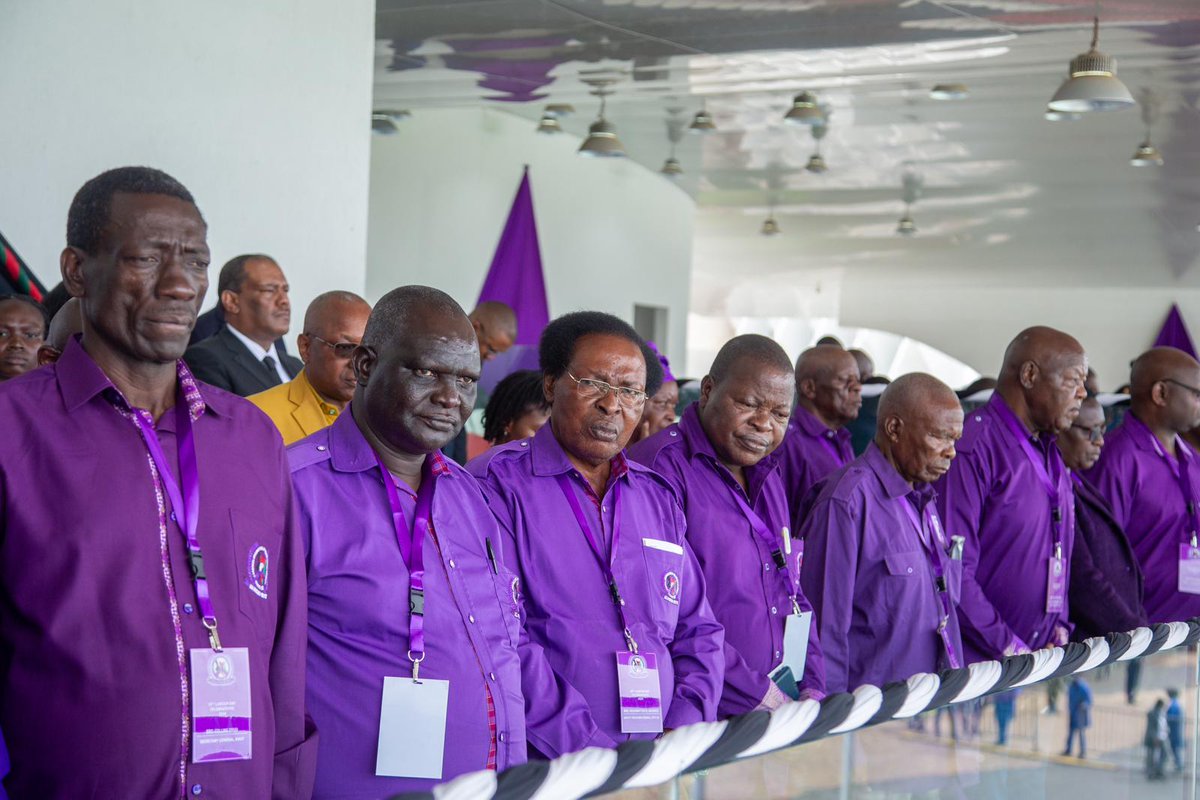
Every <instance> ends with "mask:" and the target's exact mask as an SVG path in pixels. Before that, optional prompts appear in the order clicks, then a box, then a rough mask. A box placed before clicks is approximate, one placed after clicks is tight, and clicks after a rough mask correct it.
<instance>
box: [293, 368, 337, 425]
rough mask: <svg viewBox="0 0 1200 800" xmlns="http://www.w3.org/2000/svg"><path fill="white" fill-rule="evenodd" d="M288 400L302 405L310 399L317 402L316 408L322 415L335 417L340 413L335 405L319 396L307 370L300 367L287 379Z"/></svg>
mask: <svg viewBox="0 0 1200 800" xmlns="http://www.w3.org/2000/svg"><path fill="white" fill-rule="evenodd" d="M288 385H289V388H288V400H291V401H292V402H293V403H295V404H296V405H298V406H299V405H304V403H305V402H307V401H312V402H315V403H316V404H317V408H318V409H319V410H320V412H321V416H323V417H336V416H337V415H338V414H339V413H341V412H340V411H339V410H338V408H337V406H334V405H330V404H329V403H328V402H326V401H325V398H324V397H321V393H320V392H318V391H317V389H316V387H315V386H313V385H312V381H310V380H309V379H308V370H307V369H302V370H300V371H299V372H297V373H296V377H294V378H292V379H291V381H289V384H288Z"/></svg>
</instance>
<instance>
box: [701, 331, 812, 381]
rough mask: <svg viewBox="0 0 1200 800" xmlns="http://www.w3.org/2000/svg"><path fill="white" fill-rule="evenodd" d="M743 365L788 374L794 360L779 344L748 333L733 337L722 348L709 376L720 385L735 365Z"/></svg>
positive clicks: (764, 337) (709, 371) (714, 360)
mask: <svg viewBox="0 0 1200 800" xmlns="http://www.w3.org/2000/svg"><path fill="white" fill-rule="evenodd" d="M741 364H745V365H749V366H756V367H764V368H766V369H769V370H772V371H775V372H784V373H788V374H790V373H791V371H792V360H791V359H790V358H788V355H787V353H786V352H784V350H783V348H782V347H780V346H779V342H777V341H775V340H774V339H768V338H767V337H766V336H759V335H758V334H757V333H747V334H743V335H741V336H735V337H733V338H732V339H730V340H729V341H728V342H726V343H725V344H724V345H723V346H722V347H721V349H720V351H718V353H717V357H716V358H714V359H713V363H712V367H710V368H709V370H708V374H709V376H711V377H712V379H713V380H714V381H716V382H717V383H720V382H721V381H723V380H724V379H725V378H726V376H727V375H729V373H730V370H731V369H732V368H733V367H734V365H741Z"/></svg>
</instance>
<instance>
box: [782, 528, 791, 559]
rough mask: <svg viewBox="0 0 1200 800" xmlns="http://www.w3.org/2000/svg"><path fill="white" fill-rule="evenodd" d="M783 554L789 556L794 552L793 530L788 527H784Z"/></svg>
mask: <svg viewBox="0 0 1200 800" xmlns="http://www.w3.org/2000/svg"><path fill="white" fill-rule="evenodd" d="M783 554H784V555H787V556H790V555H791V554H792V531H791V529H789V528H787V527H785V528H784V529H783Z"/></svg>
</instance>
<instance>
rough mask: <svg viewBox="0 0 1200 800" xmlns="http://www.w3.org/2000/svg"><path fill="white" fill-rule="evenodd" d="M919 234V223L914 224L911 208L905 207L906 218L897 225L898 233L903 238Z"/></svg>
mask: <svg viewBox="0 0 1200 800" xmlns="http://www.w3.org/2000/svg"><path fill="white" fill-rule="evenodd" d="M916 232H917V223H915V222H913V218H912V211H911V207H910V206H907V205H906V206H905V207H904V216H902V217H901V218H900V221H899V222H897V223H896V233H898V234H900V235H901V236H912V235H913V234H914V233H916Z"/></svg>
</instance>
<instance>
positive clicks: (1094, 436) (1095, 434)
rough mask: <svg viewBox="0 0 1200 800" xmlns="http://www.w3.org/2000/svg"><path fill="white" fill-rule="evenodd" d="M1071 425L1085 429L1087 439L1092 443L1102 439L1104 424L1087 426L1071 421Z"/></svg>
mask: <svg viewBox="0 0 1200 800" xmlns="http://www.w3.org/2000/svg"><path fill="white" fill-rule="evenodd" d="M1071 427H1072V428H1077V429H1079V430H1081V431H1087V432H1088V441H1089V442H1091V443H1092V444H1099V443H1100V442H1101V441H1103V440H1104V426H1103V425H1097V426H1095V427H1094V428H1089V427H1088V426H1086V425H1076V424H1074V423H1071Z"/></svg>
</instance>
